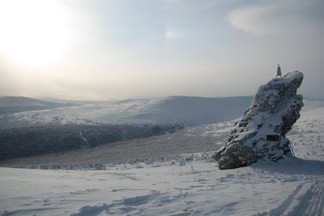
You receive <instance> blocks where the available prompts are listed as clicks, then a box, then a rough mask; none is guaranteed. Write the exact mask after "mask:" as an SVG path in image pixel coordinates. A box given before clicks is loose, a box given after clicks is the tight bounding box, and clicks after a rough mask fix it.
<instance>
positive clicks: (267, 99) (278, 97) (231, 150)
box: [212, 71, 303, 169]
mask: <svg viewBox="0 0 324 216" xmlns="http://www.w3.org/2000/svg"><path fill="white" fill-rule="evenodd" d="M302 81H303V73H301V72H298V71H295V72H290V73H288V74H286V75H285V76H283V77H282V78H275V79H272V80H271V81H269V82H268V83H267V84H266V85H263V86H260V87H259V89H258V92H257V94H256V95H255V97H254V100H253V102H252V105H251V106H250V107H249V108H248V109H247V110H246V111H245V112H244V116H243V117H242V119H241V120H240V121H238V122H237V123H236V124H235V126H234V128H233V129H232V131H231V135H230V137H229V139H228V140H227V142H226V144H225V145H224V146H223V147H222V148H221V149H220V150H218V151H217V152H216V153H215V154H214V155H213V156H212V157H213V158H214V159H215V160H217V161H218V162H219V168H220V169H232V168H238V167H242V166H247V165H249V164H251V163H254V162H256V161H257V160H259V159H270V160H272V161H278V160H280V159H282V158H283V156H284V155H291V154H292V152H291V148H290V141H289V140H288V139H287V138H286V137H285V136H286V134H287V133H288V131H290V130H291V128H292V126H293V124H294V123H295V122H296V121H297V119H298V118H299V117H300V114H299V111H300V110H301V107H302V106H303V97H302V95H297V94H296V92H297V89H298V88H299V86H300V85H301V83H302Z"/></svg>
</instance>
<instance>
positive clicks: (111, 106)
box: [0, 96, 252, 127]
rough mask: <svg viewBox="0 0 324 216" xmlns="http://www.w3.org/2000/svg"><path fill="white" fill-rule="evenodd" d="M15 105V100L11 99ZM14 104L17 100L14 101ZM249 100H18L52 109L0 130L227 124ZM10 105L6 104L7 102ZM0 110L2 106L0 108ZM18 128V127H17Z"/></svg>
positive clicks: (26, 115)
mask: <svg viewBox="0 0 324 216" xmlns="http://www.w3.org/2000/svg"><path fill="white" fill-rule="evenodd" d="M11 100H13V101H15V100H14V99H11ZM16 100H17V98H16ZM251 100H252V97H225V98H203V97H189V96H171V97H162V98H153V99H128V100H119V101H109V102H94V103H85V104H79V105H78V106H63V107H60V108H57V107H59V106H61V104H55V103H52V102H44V101H39V100H33V99H26V98H20V99H18V102H15V103H13V102H11V103H9V102H10V100H8V99H6V101H7V104H10V105H20V106H23V105H24V104H28V105H33V106H37V107H38V108H41V107H42V106H44V107H47V108H48V107H52V108H57V109H51V108H49V109H46V110H38V111H26V112H21V113H15V114H12V115H8V116H6V118H4V119H5V120H6V121H5V122H3V121H4V120H3V121H1V119H0V126H2V127H3V126H4V125H8V126H10V124H15V122H17V121H18V119H19V125H25V126H29V125H38V124H52V123H55V124H184V125H192V126H193V125H201V124H207V123H214V122H222V121H228V120H232V119H235V118H238V117H239V116H241V115H242V113H243V112H244V110H245V109H246V107H248V106H249V105H250V104H251ZM8 101H9V102H8ZM0 106H1V105H0ZM16 125H17V124H16Z"/></svg>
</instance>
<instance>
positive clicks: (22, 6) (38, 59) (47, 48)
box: [0, 0, 71, 67]
mask: <svg viewBox="0 0 324 216" xmlns="http://www.w3.org/2000/svg"><path fill="white" fill-rule="evenodd" d="M60 3H61V2H59V1H54V0H45V1H44V0H28V1H26V0H0V31H1V33H0V53H1V54H3V55H5V56H7V57H8V58H9V59H11V60H12V61H14V62H16V64H19V65H22V66H27V67H43V66H48V65H50V64H51V63H55V62H57V61H58V60H59V59H60V58H62V57H63V56H64V53H65V51H66V50H67V48H68V46H69V43H70V37H71V28H70V27H69V16H68V15H69V14H68V13H67V11H66V10H65V8H64V7H63V6H64V5H62V4H60Z"/></svg>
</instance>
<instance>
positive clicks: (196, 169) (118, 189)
mask: <svg viewBox="0 0 324 216" xmlns="http://www.w3.org/2000/svg"><path fill="white" fill-rule="evenodd" d="M210 127H214V126H212V125H211V126H210ZM221 129H222V132H223V131H226V129H224V128H221ZM193 131H194V130H193ZM208 133H211V132H210V131H209V132H208ZM215 133H217V131H215ZM188 136H190V130H188ZM288 138H289V139H290V140H291V143H292V146H293V148H294V151H295V154H296V156H297V157H299V158H302V159H292V158H286V159H285V160H282V161H279V162H278V163H273V162H269V161H261V162H258V163H256V164H253V165H251V166H249V167H243V168H239V169H233V170H219V169H218V167H217V163H215V162H214V161H210V160H208V159H206V158H204V159H199V157H197V158H195V159H194V160H193V161H184V162H181V163H180V162H179V161H178V162H177V161H176V162H175V163H169V162H160V163H156V164H152V165H145V164H134V165H131V164H121V165H115V166H112V165H107V166H106V168H107V170H100V171H99V170H37V169H12V168H0V186H1V187H0V214H1V215H2V216H9V215H74V216H86V215H87V216H88V215H173V216H175V215H177V216H189V215H259V216H261V215H271V216H274V215H292V216H295V215H297V216H298V215H311V216H322V215H324V193H323V191H324V157H323V155H324V142H323V140H324V108H320V109H315V110H308V111H306V112H304V113H302V118H301V119H300V120H299V121H298V122H297V123H296V125H295V126H294V129H293V130H292V131H291V133H290V134H289V136H288ZM215 142H217V141H215Z"/></svg>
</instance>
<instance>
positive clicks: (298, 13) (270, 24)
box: [227, 0, 324, 35]
mask: <svg viewBox="0 0 324 216" xmlns="http://www.w3.org/2000/svg"><path fill="white" fill-rule="evenodd" d="M322 6H324V4H323V1H320V0H313V1H302V0H298V1H292V0H283V1H276V0H273V1H268V3H267V4H263V5H251V6H246V7H243V8H239V9H236V10H234V11H232V12H231V13H230V14H229V16H228V17H227V20H228V22H229V23H230V24H231V26H233V27H234V28H236V29H239V30H243V31H245V32H247V33H250V34H253V35H280V34H286V33H292V32H301V31H305V30H310V29H315V28H318V27H319V26H322V27H323V20H324V16H323V15H322V11H320V10H319V9H318V8H323V7H322Z"/></svg>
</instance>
